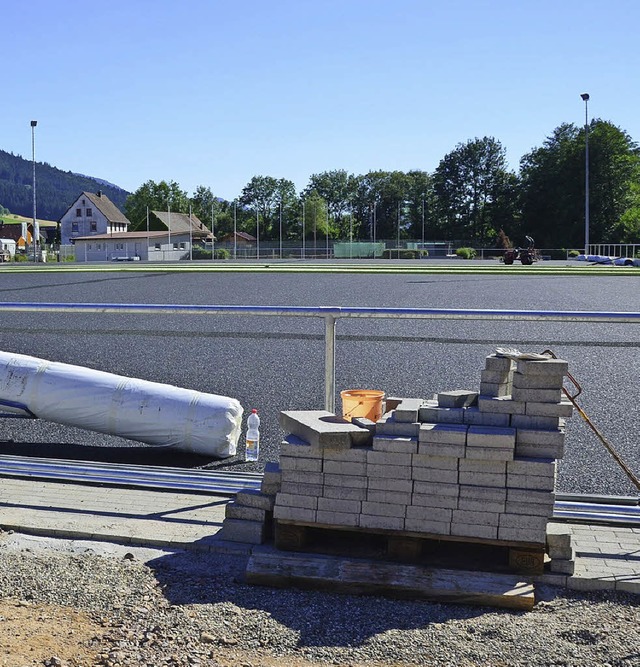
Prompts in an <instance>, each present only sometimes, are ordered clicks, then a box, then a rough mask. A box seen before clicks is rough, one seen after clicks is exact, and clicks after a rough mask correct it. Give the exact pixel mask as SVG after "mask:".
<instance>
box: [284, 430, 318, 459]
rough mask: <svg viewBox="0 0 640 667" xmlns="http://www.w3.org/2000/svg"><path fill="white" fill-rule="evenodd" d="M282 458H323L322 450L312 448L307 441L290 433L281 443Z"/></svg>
mask: <svg viewBox="0 0 640 667" xmlns="http://www.w3.org/2000/svg"><path fill="white" fill-rule="evenodd" d="M280 456H288V457H292V456H294V457H296V458H298V457H299V458H306V459H319V458H321V457H322V450H321V449H320V448H318V447H312V446H311V445H310V444H309V443H308V442H307V441H306V440H303V439H302V438H299V437H298V436H297V435H293V433H290V434H289V435H286V436H285V437H284V438H283V440H282V442H281V443H280Z"/></svg>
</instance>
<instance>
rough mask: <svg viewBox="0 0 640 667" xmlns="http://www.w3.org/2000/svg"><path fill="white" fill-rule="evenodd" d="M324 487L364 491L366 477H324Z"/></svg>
mask: <svg viewBox="0 0 640 667" xmlns="http://www.w3.org/2000/svg"><path fill="white" fill-rule="evenodd" d="M324 484H325V486H343V487H346V488H351V489H366V488H367V477H366V476H365V475H334V474H330V473H328V474H326V475H324Z"/></svg>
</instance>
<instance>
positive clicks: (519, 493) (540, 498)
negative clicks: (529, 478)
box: [507, 488, 566, 530]
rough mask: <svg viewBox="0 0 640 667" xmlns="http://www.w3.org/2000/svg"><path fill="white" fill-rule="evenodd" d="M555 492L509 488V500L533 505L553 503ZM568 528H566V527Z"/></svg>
mask: <svg viewBox="0 0 640 667" xmlns="http://www.w3.org/2000/svg"><path fill="white" fill-rule="evenodd" d="M554 501H555V494H554V493H553V492H550V491H544V490H543V491H539V490H535V489H511V488H509V489H507V502H508V503H509V502H512V503H530V504H532V505H547V504H549V503H551V504H553V503H554ZM565 530H566V528H565Z"/></svg>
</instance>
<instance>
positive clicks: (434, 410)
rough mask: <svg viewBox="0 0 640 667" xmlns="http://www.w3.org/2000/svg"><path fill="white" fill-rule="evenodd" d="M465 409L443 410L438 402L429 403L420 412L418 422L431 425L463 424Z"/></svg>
mask: <svg viewBox="0 0 640 667" xmlns="http://www.w3.org/2000/svg"><path fill="white" fill-rule="evenodd" d="M463 414H464V408H441V407H439V406H438V403H437V401H427V402H426V403H424V404H423V405H422V407H421V408H420V410H419V411H418V420H419V421H420V422H427V423H430V424H462V420H463Z"/></svg>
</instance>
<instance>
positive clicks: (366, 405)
mask: <svg viewBox="0 0 640 667" xmlns="http://www.w3.org/2000/svg"><path fill="white" fill-rule="evenodd" d="M340 397H341V398H342V416H343V417H344V418H345V419H348V420H349V421H351V419H352V418H353V417H365V418H366V419H370V420H371V421H374V422H377V421H378V420H379V419H380V418H381V417H382V402H383V401H384V398H385V395H384V391H378V390H377V389H346V390H345V391H341V392H340Z"/></svg>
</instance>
